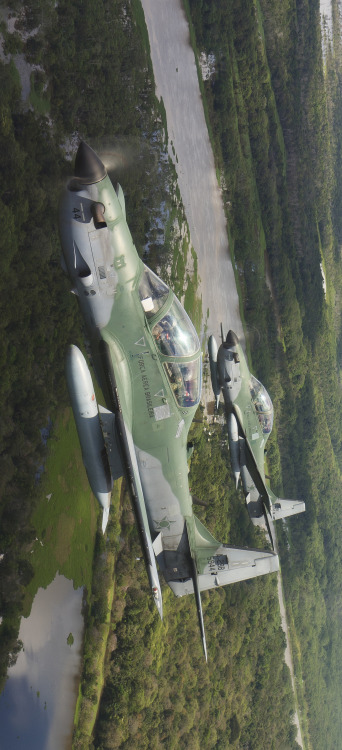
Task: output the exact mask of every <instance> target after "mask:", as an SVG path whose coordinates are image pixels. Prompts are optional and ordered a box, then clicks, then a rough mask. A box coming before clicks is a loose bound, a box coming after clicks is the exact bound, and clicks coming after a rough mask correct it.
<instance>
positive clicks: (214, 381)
mask: <svg viewBox="0 0 342 750" xmlns="http://www.w3.org/2000/svg"><path fill="white" fill-rule="evenodd" d="M217 351H218V349H217V343H216V339H215V336H213V335H211V336H209V340H208V353H209V364H210V377H211V385H212V389H213V391H214V396H215V402H216V409H218V406H219V401H220V393H221V388H220V385H219V381H218V372H217Z"/></svg>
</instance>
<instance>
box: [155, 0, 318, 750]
mask: <svg viewBox="0 0 342 750" xmlns="http://www.w3.org/2000/svg"><path fill="white" fill-rule="evenodd" d="M142 6H143V9H144V12H145V19H146V24H147V28H148V33H149V39H150V47H151V57H152V64H153V71H154V77H155V81H156V89H157V95H158V97H159V98H160V97H162V98H163V101H164V105H165V110H166V116H167V127H168V136H169V152H170V156H171V158H172V159H173V161H174V163H175V167H176V170H177V175H178V184H179V189H180V192H181V196H182V200H183V204H184V208H185V213H186V217H187V221H188V224H189V229H190V236H191V241H192V244H193V247H194V249H195V251H196V253H197V257H198V267H199V275H200V278H201V286H200V292H201V295H202V307H203V316H204V320H205V318H206V312H207V310H208V309H209V316H208V320H207V332H208V335H209V334H210V333H214V334H215V335H216V337H217V338H219V335H220V323H221V321H222V324H223V329H224V331H226V330H228V329H229V328H232V329H233V330H234V331H235V332H236V333H237V335H238V336H239V338H240V339H241V340H242V343H243V342H244V333H243V329H242V323H241V319H240V313H239V301H238V294H237V290H236V284H235V278H234V271H233V267H232V263H231V259H230V256H229V249H228V240H227V231H226V220H225V215H224V210H223V205H222V196H221V193H220V190H219V187H218V184H217V179H216V172H215V164H214V158H213V153H212V149H211V144H210V141H209V136H208V131H207V126H206V123H205V118H204V113H203V106H202V100H201V95H200V91H199V85H198V78H197V69H196V65H195V58H194V53H193V50H192V48H191V45H190V37H189V28H188V24H187V20H186V17H185V13H184V10H183V7H182V3H181V0H142ZM171 144H173V147H174V149H175V153H176V156H177V158H175V156H174V154H173V151H172V145H171ZM211 398H212V396H211ZM274 536H275V535H274ZM278 596H279V605H280V613H281V621H282V627H283V630H284V632H285V635H286V643H287V647H286V652H285V660H286V663H287V665H288V666H289V668H290V672H291V679H292V686H293V688H294V674H293V665H292V659H291V651H290V646H289V636H288V628H287V623H286V614H285V607H284V601H283V594H282V585H281V578H280V574H279V575H278ZM295 723H296V726H297V728H298V734H297V742H298V743H299V744H300V746H301V747H303V743H302V737H301V732H300V727H299V721H298V716H297V714H296V716H295Z"/></svg>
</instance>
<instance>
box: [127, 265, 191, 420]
mask: <svg viewBox="0 0 342 750" xmlns="http://www.w3.org/2000/svg"><path fill="white" fill-rule="evenodd" d="M139 295H140V301H141V304H142V307H143V309H144V312H145V315H146V317H147V319H149V318H152V317H156V316H157V313H158V312H159V310H161V308H162V307H163V305H164V304H165V303H166V301H167V299H168V297H169V295H170V290H169V288H168V287H167V286H166V284H164V282H163V281H161V279H159V278H158V276H156V275H155V274H154V273H153V272H152V271H151V270H150V269H149V268H147V266H145V267H144V272H143V275H142V277H141V279H140V283H139ZM170 296H171V295H170ZM151 324H152V325H151V331H152V335H153V337H154V341H155V343H156V345H157V347H158V349H159V351H160V354H161V355H162V356H163V357H165V361H164V368H165V372H166V374H167V376H168V378H169V381H170V385H171V388H172V391H173V394H174V396H175V398H176V400H177V402H178V404H179V406H181V407H190V406H195V405H196V404H198V402H199V400H200V396H201V385H202V367H201V354H200V343H199V339H198V336H197V333H196V330H195V328H194V326H193V324H192V322H191V320H190V318H189V316H188V315H187V313H186V312H185V310H184V308H183V307H182V305H181V304H180V302H178V299H177V298H176V297H174V296H173V295H172V302H171V304H170V306H169V307H166V311H165V314H164V315H163V316H162V317H161V318H160V319H159V320H157V321H156V322H155V323H153V322H152V321H151ZM196 355H197V356H196ZM179 360H180V361H179Z"/></svg>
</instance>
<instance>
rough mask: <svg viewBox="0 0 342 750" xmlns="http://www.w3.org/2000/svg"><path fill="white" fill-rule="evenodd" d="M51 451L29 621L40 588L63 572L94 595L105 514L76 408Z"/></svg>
mask: <svg viewBox="0 0 342 750" xmlns="http://www.w3.org/2000/svg"><path fill="white" fill-rule="evenodd" d="M48 449H49V450H48V457H47V460H46V464H45V470H44V473H43V475H42V478H41V483H40V490H41V499H40V502H39V504H38V507H37V509H36V511H35V513H34V515H33V518H32V523H33V525H34V527H35V529H36V541H35V542H34V543H33V546H32V548H31V550H29V552H28V559H29V562H30V563H31V564H32V565H33V567H34V571H35V573H34V576H33V578H32V580H31V581H30V584H29V585H28V587H27V590H26V596H25V601H24V611H23V614H24V616H25V617H27V616H28V615H29V613H30V610H31V605H32V601H33V598H34V596H35V594H36V592H37V590H38V588H39V587H43V588H46V586H48V585H49V583H51V581H53V579H54V577H55V575H56V573H57V572H59V573H60V574H62V575H65V576H66V578H69V579H71V580H72V581H73V582H74V587H75V588H78V587H79V586H85V587H86V588H87V590H88V591H90V590H91V580H92V562H93V552H94V542H95V532H96V528H97V518H98V516H99V510H98V504H97V502H96V500H95V498H94V496H93V494H92V492H91V490H90V488H89V484H88V480H87V476H86V472H85V469H84V466H83V463H82V456H81V450H80V446H79V441H78V437H77V432H76V427H75V422H74V418H73V415H72V411H71V409H70V408H67V409H65V410H64V411H63V412H60V413H59V414H58V415H57V418H56V421H55V423H54V427H53V432H52V436H51V437H50V438H49V441H48Z"/></svg>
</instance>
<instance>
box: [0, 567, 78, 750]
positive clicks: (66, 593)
mask: <svg viewBox="0 0 342 750" xmlns="http://www.w3.org/2000/svg"><path fill="white" fill-rule="evenodd" d="M81 609H82V589H78V590H77V591H75V590H74V589H73V584H72V581H68V580H67V579H66V578H64V577H63V576H60V575H57V576H56V578H55V580H54V581H53V582H52V583H51V584H50V586H48V588H47V589H39V591H38V592H37V595H36V597H35V599H34V602H33V605H32V610H31V614H30V617H29V618H27V619H25V618H22V621H21V625H20V631H19V638H20V639H21V640H22V641H23V644H24V650H23V651H21V652H20V654H19V656H18V660H17V663H16V664H15V666H14V667H12V668H11V669H10V670H9V677H8V680H7V683H6V687H5V690H4V692H3V693H2V695H1V696H0V726H1V731H0V750H9V749H11V750H12V748H13V750H24V748H25V750H38V748H39V750H63V749H66V748H70V747H71V735H72V726H73V716H74V710H75V704H76V697H77V679H76V678H77V676H78V673H79V667H80V653H81V644H82V632H83V619H82V614H81ZM70 633H72V636H73V639H74V642H73V643H72V645H69V644H68V642H67V641H68V636H69V634H70ZM71 640H72V638H69V643H70V641H71Z"/></svg>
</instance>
